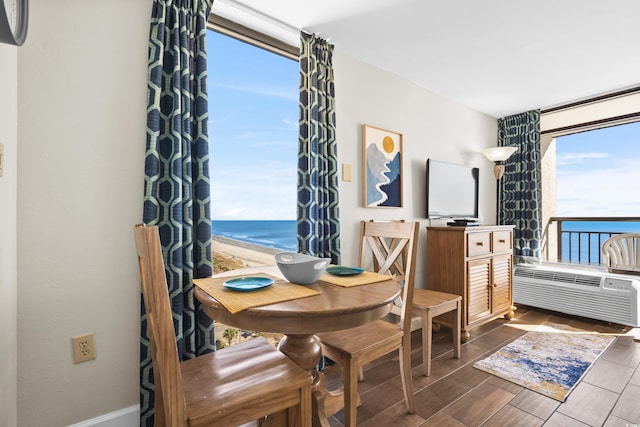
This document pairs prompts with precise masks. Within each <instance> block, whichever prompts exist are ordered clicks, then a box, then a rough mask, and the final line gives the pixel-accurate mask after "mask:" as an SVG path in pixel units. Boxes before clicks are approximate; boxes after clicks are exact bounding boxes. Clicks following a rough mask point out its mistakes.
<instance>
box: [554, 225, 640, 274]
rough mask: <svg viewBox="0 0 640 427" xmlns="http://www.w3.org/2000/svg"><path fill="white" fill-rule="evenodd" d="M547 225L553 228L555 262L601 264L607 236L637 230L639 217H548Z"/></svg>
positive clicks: (639, 229)
mask: <svg viewBox="0 0 640 427" xmlns="http://www.w3.org/2000/svg"><path fill="white" fill-rule="evenodd" d="M549 224H550V227H549V233H553V227H554V226H555V227H556V235H555V236H554V237H555V241H556V242H557V252H556V254H557V260H558V262H567V263H576V264H589V265H601V264H602V251H601V249H602V244H603V243H604V242H605V241H606V240H607V239H608V238H609V237H611V236H615V235H617V234H622V233H633V232H640V217H551V218H549ZM549 240H551V239H549ZM550 253H553V251H551V252H550Z"/></svg>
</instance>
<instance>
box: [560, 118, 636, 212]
mask: <svg viewBox="0 0 640 427" xmlns="http://www.w3.org/2000/svg"><path fill="white" fill-rule="evenodd" d="M639 142H640V122H635V123H629V124H622V125H617V126H611V127H606V128H602V129H597V130H591V131H587V132H580V133H575V134H571V135H566V136H561V137H557V138H556V174H557V177H556V179H557V212H558V216H600V217H606V216H638V215H640V193H639V192H638V190H637V186H638V182H640V168H639V167H638V165H640V146H639V145H638V143H639Z"/></svg>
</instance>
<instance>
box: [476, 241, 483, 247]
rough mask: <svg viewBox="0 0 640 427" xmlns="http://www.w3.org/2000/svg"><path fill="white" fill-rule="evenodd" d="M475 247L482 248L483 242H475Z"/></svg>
mask: <svg viewBox="0 0 640 427" xmlns="http://www.w3.org/2000/svg"><path fill="white" fill-rule="evenodd" d="M476 245H477V246H484V242H476Z"/></svg>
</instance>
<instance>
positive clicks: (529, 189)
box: [498, 110, 542, 258]
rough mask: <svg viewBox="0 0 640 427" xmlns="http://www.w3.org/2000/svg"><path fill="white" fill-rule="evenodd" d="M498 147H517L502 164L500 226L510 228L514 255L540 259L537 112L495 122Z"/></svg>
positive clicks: (539, 171)
mask: <svg viewBox="0 0 640 427" xmlns="http://www.w3.org/2000/svg"><path fill="white" fill-rule="evenodd" d="M498 145H499V146H505V145H510V146H514V147H518V151H516V152H515V153H514V154H513V155H512V156H511V157H509V159H507V161H506V162H505V172H504V176H503V177H502V179H501V180H500V189H499V190H498V191H501V192H502V202H501V204H500V206H499V207H498V216H499V219H500V222H499V223H500V224H513V225H515V230H514V248H515V254H516V255H521V256H531V257H536V258H540V240H541V236H542V224H541V218H542V215H541V205H540V196H541V178H542V174H541V170H540V161H541V156H540V111H539V110H533V111H528V112H526V113H520V114H515V115H513V116H509V117H504V118H502V119H499V120H498Z"/></svg>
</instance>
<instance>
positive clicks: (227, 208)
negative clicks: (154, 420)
mask: <svg viewBox="0 0 640 427" xmlns="http://www.w3.org/2000/svg"><path fill="white" fill-rule="evenodd" d="M207 50H208V72H209V111H210V120H209V139H210V143H211V159H212V160H211V162H210V168H211V189H212V203H211V215H212V218H213V219H214V220H273V219H287V220H294V219H296V165H297V144H298V85H299V68H298V63H297V62H296V61H292V60H290V59H287V58H284V57H282V56H279V55H275V54H273V53H270V52H267V51H264V50H262V49H260V48H256V47H254V46H250V45H248V44H246V43H243V42H240V41H237V40H235V39H232V38H230V37H227V36H223V35H220V34H218V33H216V32H214V31H208V32H207ZM218 61H219V63H220V64H223V66H216V63H218ZM556 149H557V192H558V193H557V197H558V212H557V215H558V216H640V191H639V188H638V187H639V183H640V123H633V124H629V125H621V126H614V127H610V128H605V129H600V130H596V131H591V132H582V133H578V134H574V135H569V136H565V137H560V138H558V139H557V143H556Z"/></svg>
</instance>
